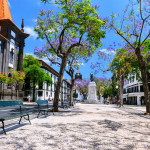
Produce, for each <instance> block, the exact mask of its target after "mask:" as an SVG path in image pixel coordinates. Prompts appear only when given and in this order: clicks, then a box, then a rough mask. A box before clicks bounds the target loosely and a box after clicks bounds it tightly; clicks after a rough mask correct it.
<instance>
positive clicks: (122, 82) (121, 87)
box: [120, 74, 125, 107]
mask: <svg viewBox="0 0 150 150" xmlns="http://www.w3.org/2000/svg"><path fill="white" fill-rule="evenodd" d="M124 78H125V77H124V74H123V75H122V76H121V77H120V107H123V85H124Z"/></svg>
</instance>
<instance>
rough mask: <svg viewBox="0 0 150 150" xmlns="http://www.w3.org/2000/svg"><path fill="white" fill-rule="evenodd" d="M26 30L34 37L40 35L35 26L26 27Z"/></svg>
mask: <svg viewBox="0 0 150 150" xmlns="http://www.w3.org/2000/svg"><path fill="white" fill-rule="evenodd" d="M24 31H25V33H28V34H30V35H31V36H33V37H34V38H37V36H38V35H37V33H36V32H35V31H34V28H33V27H24Z"/></svg>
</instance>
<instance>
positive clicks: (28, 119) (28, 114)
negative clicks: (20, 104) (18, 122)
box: [28, 114, 31, 124]
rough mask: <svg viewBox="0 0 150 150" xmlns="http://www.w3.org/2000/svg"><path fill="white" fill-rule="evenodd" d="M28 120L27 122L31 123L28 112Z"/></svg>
mask: <svg viewBox="0 0 150 150" xmlns="http://www.w3.org/2000/svg"><path fill="white" fill-rule="evenodd" d="M28 121H29V123H30V124H31V122H30V117H29V114H28Z"/></svg>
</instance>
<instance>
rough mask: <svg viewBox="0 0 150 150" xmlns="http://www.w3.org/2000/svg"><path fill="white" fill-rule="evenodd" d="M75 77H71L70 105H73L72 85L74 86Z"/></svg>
mask: <svg viewBox="0 0 150 150" xmlns="http://www.w3.org/2000/svg"><path fill="white" fill-rule="evenodd" d="M74 83H75V79H74V78H73V77H72V78H71V89H70V106H72V105H73V87H74Z"/></svg>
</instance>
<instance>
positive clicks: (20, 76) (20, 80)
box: [7, 69, 25, 86]
mask: <svg viewBox="0 0 150 150" xmlns="http://www.w3.org/2000/svg"><path fill="white" fill-rule="evenodd" d="M24 79H25V74H24V73H23V72H21V71H15V70H14V69H10V77H9V78H8V79H7V83H8V84H11V85H12V86H15V85H19V84H24Z"/></svg>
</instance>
